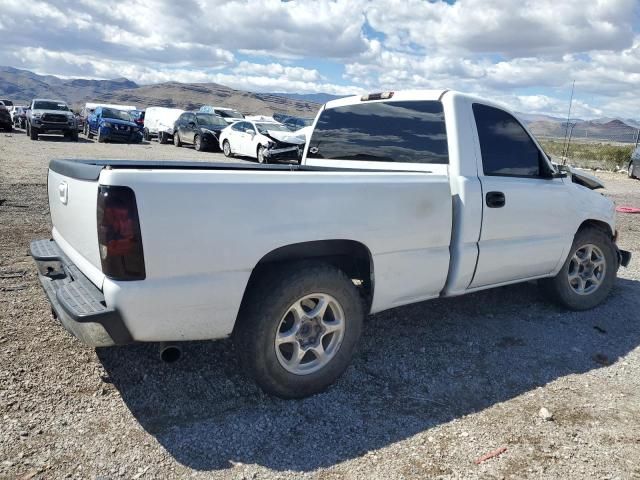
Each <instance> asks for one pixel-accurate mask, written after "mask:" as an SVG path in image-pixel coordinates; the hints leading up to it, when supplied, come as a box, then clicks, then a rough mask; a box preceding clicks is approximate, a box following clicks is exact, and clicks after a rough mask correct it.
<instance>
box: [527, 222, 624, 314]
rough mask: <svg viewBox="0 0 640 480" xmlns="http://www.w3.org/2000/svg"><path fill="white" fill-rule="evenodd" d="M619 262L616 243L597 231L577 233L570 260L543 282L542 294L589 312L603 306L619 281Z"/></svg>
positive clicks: (588, 229) (570, 306) (572, 308)
mask: <svg viewBox="0 0 640 480" xmlns="http://www.w3.org/2000/svg"><path fill="white" fill-rule="evenodd" d="M617 269H618V259H617V255H616V250H615V246H614V243H613V240H612V239H611V237H610V236H609V235H607V234H606V233H605V232H603V231H601V230H598V229H596V228H585V229H582V230H580V231H578V233H577V234H576V236H575V238H574V240H573V245H572V246H571V251H570V252H569V257H568V258H567V260H566V261H565V263H564V265H563V266H562V268H561V269H560V272H558V274H557V275H556V276H555V277H553V278H547V279H544V280H540V281H539V284H540V286H541V288H542V290H543V292H544V293H545V294H546V295H547V296H548V297H549V298H550V299H551V300H553V301H554V302H556V303H557V304H559V305H561V306H563V307H566V308H569V309H571V310H588V309H590V308H593V307H595V306H597V305H598V304H600V303H602V302H603V301H604V299H605V298H606V297H607V295H609V292H611V289H612V288H613V284H614V282H615V279H616V271H617Z"/></svg>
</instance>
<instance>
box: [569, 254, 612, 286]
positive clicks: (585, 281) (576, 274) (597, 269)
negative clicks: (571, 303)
mask: <svg viewBox="0 0 640 480" xmlns="http://www.w3.org/2000/svg"><path fill="white" fill-rule="evenodd" d="M606 273H607V263H606V259H605V257H604V254H603V253H602V250H600V248H599V247H597V246H596V245H593V244H591V243H589V244H587V245H583V246H582V247H580V248H578V249H577V250H576V251H575V253H574V254H573V256H572V257H571V260H570V261H569V269H568V271H567V279H568V281H569V286H570V287H571V289H572V290H573V291H574V292H575V293H577V294H578V295H591V294H592V293H593V292H595V291H596V290H598V288H600V285H601V284H602V282H603V280H604V276H605V274H606Z"/></svg>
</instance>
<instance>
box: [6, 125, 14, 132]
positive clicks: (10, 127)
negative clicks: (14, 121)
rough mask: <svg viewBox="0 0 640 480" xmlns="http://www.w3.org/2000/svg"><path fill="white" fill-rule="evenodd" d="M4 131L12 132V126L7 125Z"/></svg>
mask: <svg viewBox="0 0 640 480" xmlns="http://www.w3.org/2000/svg"><path fill="white" fill-rule="evenodd" d="M5 130H6V131H7V132H9V133H11V132H13V125H9V126H8V127H6V128H5Z"/></svg>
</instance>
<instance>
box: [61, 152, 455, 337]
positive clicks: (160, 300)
mask: <svg viewBox="0 0 640 480" xmlns="http://www.w3.org/2000/svg"><path fill="white" fill-rule="evenodd" d="M423 167H424V165H423ZM48 186H49V202H50V207H51V217H52V222H53V227H54V228H53V239H54V240H55V241H56V243H57V245H58V246H59V247H60V249H61V250H62V251H63V252H64V254H65V255H66V256H67V257H68V258H69V259H70V261H71V262H72V263H73V264H74V265H76V266H77V267H78V269H79V270H80V271H81V272H82V273H83V274H84V275H85V276H86V277H87V278H88V279H89V280H90V281H91V282H92V283H93V284H94V285H96V287H97V288H98V289H100V291H102V292H103V294H104V298H105V302H106V305H107V307H110V308H111V307H112V306H116V308H117V309H118V311H119V312H120V313H121V314H122V319H123V322H124V324H125V325H126V326H127V329H128V331H129V332H130V333H131V336H132V338H133V339H134V340H136V341H165V340H198V339H215V338H223V337H226V336H228V335H229V334H230V333H231V331H232V329H233V325H234V323H235V320H236V317H237V313H238V309H239V306H240V303H241V301H242V296H243V294H244V291H245V288H246V286H247V282H248V280H249V278H250V276H251V273H252V271H253V270H254V269H255V267H256V266H257V265H259V264H260V262H261V261H263V259H265V258H267V257H269V255H271V254H273V253H274V252H276V251H281V249H283V248H299V249H304V248H305V245H307V244H308V243H309V242H327V241H340V242H352V243H355V244H358V245H361V246H362V248H364V249H365V250H366V251H367V255H366V256H367V257H369V258H370V260H371V267H372V277H374V278H373V281H375V285H376V288H375V290H374V294H373V298H372V300H371V304H370V311H371V312H376V311H380V310H384V309H387V308H392V307H394V306H398V305H403V304H406V303H411V302H415V301H419V300H424V299H428V298H434V297H437V296H439V294H440V292H441V290H442V289H443V288H444V286H445V282H446V279H447V273H448V270H449V259H450V254H449V246H450V240H451V234H452V196H451V190H450V186H449V179H448V177H447V176H446V175H443V174H441V173H430V172H425V171H424V170H422V171H399V170H394V171H388V170H371V169H370V168H367V169H345V168H327V167H309V166H299V165H257V164H249V163H247V164H228V163H206V162H155V161H125V160H54V161H52V162H51V164H50V172H49V181H48ZM99 186H125V187H130V188H131V189H132V190H133V192H134V193H135V199H136V203H137V209H138V216H139V219H140V229H141V237H142V244H143V249H144V264H145V270H146V277H145V279H144V280H140V281H125V282H123V281H117V280H113V279H110V278H107V277H106V276H105V275H104V273H103V272H102V267H101V261H100V252H99V248H98V238H97V222H96V211H97V195H98V188H99Z"/></svg>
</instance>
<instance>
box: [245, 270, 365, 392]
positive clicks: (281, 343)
mask: <svg viewBox="0 0 640 480" xmlns="http://www.w3.org/2000/svg"><path fill="white" fill-rule="evenodd" d="M363 318H364V306H363V302H362V299H361V297H360V295H359V293H358V291H357V289H356V287H355V286H354V284H353V282H352V281H351V279H349V278H348V277H347V276H346V275H345V274H344V273H343V272H342V271H341V270H339V269H337V268H336V267H333V266H331V265H328V264H324V263H319V262H313V263H311V262H298V263H294V264H292V265H290V266H288V267H284V268H280V269H277V270H274V271H272V272H270V273H268V274H266V275H264V276H262V277H261V278H259V279H258V280H255V281H254V282H252V284H251V286H250V290H249V291H248V292H247V294H246V296H245V298H244V300H243V303H242V308H241V311H240V315H239V317H238V325H237V326H236V329H235V331H234V341H235V343H236V346H237V350H238V352H239V355H240V357H241V359H242V362H243V364H244V366H245V367H246V369H247V371H248V373H249V374H250V375H251V376H252V377H253V378H254V379H255V381H256V382H257V383H258V385H259V386H260V387H261V388H262V389H263V390H264V391H265V392H267V393H270V394H273V395H277V396H279V397H282V398H302V397H306V396H309V395H313V394H315V393H318V392H321V391H323V390H325V389H327V388H328V387H329V386H330V385H331V384H332V383H334V382H335V381H336V380H337V379H338V378H339V377H340V375H342V373H343V372H344V371H345V370H346V368H347V367H348V365H349V363H350V361H351V357H352V355H353V351H354V350H355V347H356V344H357V342H358V339H359V337H360V332H361V329H362V322H363Z"/></svg>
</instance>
